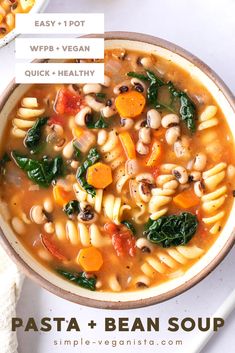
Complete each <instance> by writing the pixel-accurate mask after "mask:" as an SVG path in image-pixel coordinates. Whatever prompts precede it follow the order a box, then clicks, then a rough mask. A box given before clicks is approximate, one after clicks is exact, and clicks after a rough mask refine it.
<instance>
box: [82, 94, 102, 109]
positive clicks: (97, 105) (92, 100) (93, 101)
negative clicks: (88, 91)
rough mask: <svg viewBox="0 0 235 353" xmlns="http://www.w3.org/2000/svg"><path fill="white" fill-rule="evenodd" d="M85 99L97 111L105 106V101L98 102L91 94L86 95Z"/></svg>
mask: <svg viewBox="0 0 235 353" xmlns="http://www.w3.org/2000/svg"><path fill="white" fill-rule="evenodd" d="M85 101H86V104H87V105H88V106H89V107H90V108H91V109H93V110H94V111H95V112H100V111H101V110H102V109H103V108H104V107H105V105H104V103H100V102H97V100H96V99H95V98H94V97H92V96H90V95H87V96H86V97H85Z"/></svg>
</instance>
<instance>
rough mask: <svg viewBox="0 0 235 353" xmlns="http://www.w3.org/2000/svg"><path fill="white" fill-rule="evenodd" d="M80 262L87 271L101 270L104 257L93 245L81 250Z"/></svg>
mask: <svg viewBox="0 0 235 353" xmlns="http://www.w3.org/2000/svg"><path fill="white" fill-rule="evenodd" d="M78 263H79V264H80V265H81V266H82V268H83V269H84V270H85V271H88V272H91V271H92V272H93V271H99V269H100V268H101V266H102V265H103V257H102V254H101V252H100V251H99V250H98V249H96V248H94V247H93V246H91V247H89V248H85V249H82V250H80V251H79V253H78Z"/></svg>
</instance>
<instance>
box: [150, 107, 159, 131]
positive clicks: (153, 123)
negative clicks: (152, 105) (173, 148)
mask: <svg viewBox="0 0 235 353" xmlns="http://www.w3.org/2000/svg"><path fill="white" fill-rule="evenodd" d="M147 126H149V127H150V128H151V129H158V128H159V127H160V126H161V114H160V113H159V112H158V111H157V110H156V109H150V110H149V111H148V112H147Z"/></svg>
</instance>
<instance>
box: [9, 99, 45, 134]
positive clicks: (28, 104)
mask: <svg viewBox="0 0 235 353" xmlns="http://www.w3.org/2000/svg"><path fill="white" fill-rule="evenodd" d="M44 112H45V109H44V108H42V109H39V108H38V100H37V98H34V97H26V98H23V99H22V101H21V107H20V108H19V109H18V110H17V118H15V119H13V120H12V125H13V127H12V135H13V136H15V137H18V138H24V137H25V136H26V134H27V131H28V130H29V129H30V128H31V127H32V126H33V125H34V123H35V121H36V119H37V118H38V117H39V116H41V115H42V114H43V113H44Z"/></svg>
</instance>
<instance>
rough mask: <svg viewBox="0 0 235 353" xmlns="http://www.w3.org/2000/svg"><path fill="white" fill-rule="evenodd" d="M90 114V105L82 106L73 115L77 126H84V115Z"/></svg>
mask: <svg viewBox="0 0 235 353" xmlns="http://www.w3.org/2000/svg"><path fill="white" fill-rule="evenodd" d="M88 114H91V108H90V107H84V108H82V109H81V110H80V112H78V113H77V115H76V116H75V123H76V124H77V125H79V126H86V116H87V115H88Z"/></svg>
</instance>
